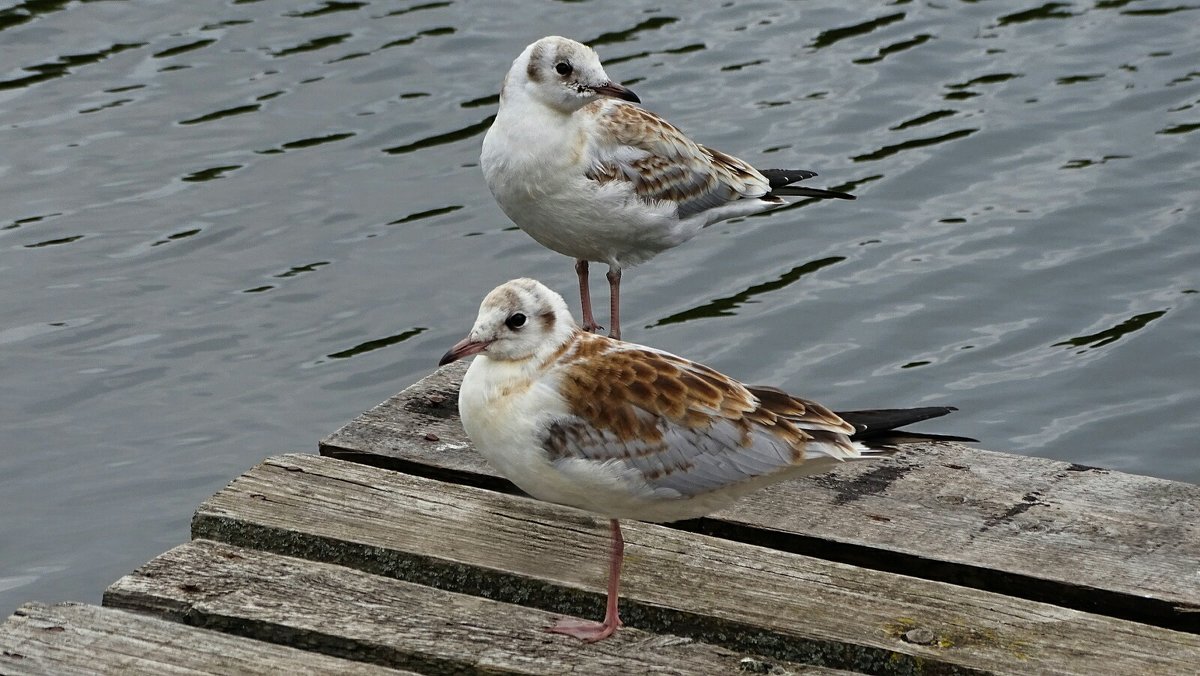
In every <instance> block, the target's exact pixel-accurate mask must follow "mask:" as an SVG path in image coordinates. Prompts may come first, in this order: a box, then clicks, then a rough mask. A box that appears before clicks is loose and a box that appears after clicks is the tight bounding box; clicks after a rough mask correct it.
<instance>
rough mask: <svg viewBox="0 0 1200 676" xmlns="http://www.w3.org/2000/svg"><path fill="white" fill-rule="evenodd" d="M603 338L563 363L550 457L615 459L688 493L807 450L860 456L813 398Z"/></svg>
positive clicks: (584, 340)
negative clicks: (563, 407) (562, 407)
mask: <svg viewBox="0 0 1200 676" xmlns="http://www.w3.org/2000/svg"><path fill="white" fill-rule="evenodd" d="M601 341H602V339H600V338H596V337H591V336H590V335H585V336H582V337H581V338H580V342H581V344H583V347H582V348H581V349H580V350H578V353H577V354H573V355H568V356H567V357H566V358H565V359H564V362H565V365H564V366H562V367H560V372H559V374H558V375H559V377H560V387H559V390H560V392H561V393H562V394H563V397H564V400H565V402H566V404H567V410H568V411H569V413H568V414H567V415H563V416H560V417H558V418H556V419H555V420H553V421H552V422H551V424H550V425H549V426H548V428H547V429H546V432H545V433H544V436H543V438H542V446H543V448H544V449H545V450H546V451H547V453H548V454H549V457H550V459H551V461H552V462H564V461H571V462H575V461H579V460H583V461H591V462H596V463H617V464H618V465H619V466H620V469H621V474H623V475H624V474H625V472H626V471H627V470H632V471H634V472H635V474H636V475H638V476H640V477H641V478H642V479H643V480H644V481H645V482H646V483H647V484H648V485H649V486H650V487H651V488H652V489H654V490H656V491H658V490H666V491H668V492H669V493H670V494H678V495H679V496H681V497H691V496H695V495H700V494H703V493H707V492H710V491H715V490H718V489H722V488H725V487H728V486H730V485H733V484H737V483H740V482H743V481H747V480H750V479H755V478H758V477H762V476H766V475H770V474H774V473H776V472H779V471H781V470H784V469H787V468H789V467H793V466H795V465H798V464H801V463H802V462H804V460H805V458H806V454H807V455H809V456H811V455H826V456H834V457H839V458H853V457H857V456H858V454H859V451H858V446H857V445H856V444H855V443H854V442H851V441H850V439H849V435H850V434H852V433H853V432H854V428H853V427H851V426H850V425H849V424H848V423H846V422H845V421H843V420H842V419H841V418H839V417H838V416H837V415H836V414H834V413H833V412H832V411H830V410H829V409H827V408H825V407H823V406H820V405H819V404H815V403H812V402H808V401H805V400H803V399H798V398H795V397H791V396H789V395H787V394H785V393H783V392H781V391H779V390H774V389H771V388H747V387H746V386H744V385H742V384H741V383H739V382H737V381H736V380H733V379H732V378H729V377H727V376H724V375H722V374H720V373H718V372H717V371H714V370H712V369H710V368H708V367H706V366H703V365H701V364H696V363H694V362H691V361H688V360H686V359H683V358H681V357H676V356H675V355H671V354H669V353H666V352H660V351H657V350H653V349H650V348H644V347H641V346H633V345H629V344H614V343H613V342H612V341H604V342H601ZM589 343H591V344H592V347H591V348H589V347H588V344H589ZM614 345H615V346H614ZM596 348H598V349H596Z"/></svg>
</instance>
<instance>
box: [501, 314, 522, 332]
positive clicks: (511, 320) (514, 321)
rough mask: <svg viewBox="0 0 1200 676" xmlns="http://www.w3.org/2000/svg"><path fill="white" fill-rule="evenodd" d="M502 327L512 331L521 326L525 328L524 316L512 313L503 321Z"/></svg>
mask: <svg viewBox="0 0 1200 676" xmlns="http://www.w3.org/2000/svg"><path fill="white" fill-rule="evenodd" d="M504 325H505V326H507V327H508V328H510V329H512V330H513V331H516V330H517V329H519V328H521V327H522V326H525V315H523V314H521V313H520V312H514V313H512V314H511V315H509V316H508V319H505V320H504Z"/></svg>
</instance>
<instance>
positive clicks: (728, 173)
mask: <svg viewBox="0 0 1200 676" xmlns="http://www.w3.org/2000/svg"><path fill="white" fill-rule="evenodd" d="M589 105H590V106H591V107H592V110H591V112H592V113H593V114H594V115H595V116H596V120H597V121H598V122H599V125H598V126H599V129H600V133H597V134H595V135H593V136H592V138H591V139H590V150H591V153H590V154H591V157H592V158H593V162H592V165H591V167H590V168H589V170H588V172H587V177H588V178H590V179H592V180H595V181H600V182H608V181H614V180H622V181H626V182H628V183H629V185H630V186H631V188H632V189H633V192H634V193H635V194H636V195H637V196H638V197H639V198H641V199H643V200H645V201H646V202H669V203H673V204H675V206H676V209H677V213H678V215H679V217H680V218H687V217H688V216H693V215H695V214H698V213H702V212H704V211H708V210H709V209H713V208H716V207H720V206H723V205H725V204H728V203H729V202H732V201H734V200H738V199H742V198H761V197H764V196H765V195H767V193H769V192H770V191H771V185H770V182H769V181H768V180H767V178H766V177H765V176H763V175H762V174H761V173H759V172H758V170H756V169H755V168H754V167H752V166H750V165H749V164H746V163H745V162H743V161H741V160H739V159H737V158H736V157H732V156H730V155H726V154H725V153H722V152H719V151H716V150H712V149H710V148H706V147H704V146H702V145H700V144H699V143H696V142H694V141H692V140H691V139H689V138H688V137H687V136H685V135H684V134H683V132H681V131H679V129H678V128H676V127H675V126H674V125H672V124H671V123H669V122H667V121H666V120H664V119H662V118H661V117H659V116H657V115H655V114H654V113H652V112H650V111H648V110H646V109H644V108H640V107H638V106H635V105H632V104H629V103H626V102H623V101H617V100H615V99H600V100H598V101H595V102H593V103H591V104H589ZM779 201H780V202H782V200H779Z"/></svg>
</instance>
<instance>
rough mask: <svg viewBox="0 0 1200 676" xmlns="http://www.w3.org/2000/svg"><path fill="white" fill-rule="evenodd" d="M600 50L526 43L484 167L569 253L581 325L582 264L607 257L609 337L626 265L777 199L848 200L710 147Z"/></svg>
mask: <svg viewBox="0 0 1200 676" xmlns="http://www.w3.org/2000/svg"><path fill="white" fill-rule="evenodd" d="M638 103H640V100H639V99H638V97H637V95H636V94H634V93H633V92H632V91H630V90H628V89H626V88H625V87H622V86H621V85H619V84H615V83H613V81H612V80H611V79H609V77H608V75H607V74H606V73H605V72H604V67H603V66H602V65H601V64H600V57H598V56H597V55H596V52H595V50H593V49H592V48H591V47H588V46H587V45H583V44H580V43H578V42H575V41H574V40H568V39H567V38H562V37H557V36H550V37H545V38H542V39H541V40H538V41H537V42H534V43H533V44H531V45H529V46H528V47H526V48H525V51H523V52H521V55H520V56H518V57H517V59H516V60H515V61H513V64H512V68H510V69H509V71H508V75H507V76H505V78H504V84H503V86H502V87H501V89H500V109H499V111H498V112H497V113H496V121H495V122H493V123H492V126H491V128H490V129H489V130H488V132H487V135H486V136H484V139H483V154H482V155H481V157H480V166H481V167H482V168H483V175H484V178H485V179H486V180H487V184H488V188H489V189H491V191H492V195H493V196H495V198H496V201H497V202H499V204H500V208H501V209H502V210H503V211H504V213H505V214H506V215H507V216H508V217H509V218H510V219H512V221H513V222H514V223H516V224H517V225H518V226H519V227H520V228H521V229H522V230H524V231H525V232H526V233H528V234H529V236H531V237H533V238H534V239H535V240H536V241H537V242H538V243H539V244H541V245H542V246H545V247H547V248H549V249H553V250H554V251H557V252H559V253H562V254H565V255H567V256H571V257H572V258H574V259H575V271H576V273H577V274H578V275H579V296H580V301H581V303H582V305H583V327H584V328H585V329H586V330H588V331H595V330H597V329H599V328H600V327H599V325H597V323H596V320H595V318H594V317H593V315H592V304H591V295H590V292H589V287H588V261H599V262H604V263H608V282H609V293H610V296H609V305H610V311H611V317H610V322H611V325H612V330H611V332H610V335H611V336H612V337H614V338H620V336H621V322H620V291H621V269H622V268H624V267H629V266H632V265H636V264H638V263H641V262H644V261H646V260H648V259H650V258H652V257H654V256H655V255H657V254H659V253H661V252H662V251H665V250H666V249H670V248H672V247H675V246H679V245H680V244H682V243H684V242H686V241H687V240H689V239H691V238H692V237H694V236H695V235H696V233H698V232H699V231H700V230H701V229H702V228H704V227H705V226H707V225H711V224H713V223H716V222H717V221H722V220H725V219H728V218H735V217H738V216H748V215H750V214H754V213H757V212H760V211H766V210H767V209H772V208H775V207H778V206H780V205H782V204H786V202H785V200H784V199H783V196H802V197H817V198H828V197H836V198H840V199H854V196H853V195H848V194H846V193H843V192H836V191H833V190H821V189H819V188H805V187H801V186H793V185H791V184H792V183H795V182H797V181H802V180H804V179H806V178H812V177H813V176H816V174H815V173H814V172H811V171H806V170H802V169H795V170H785V169H765V170H761V171H760V170H757V169H755V168H754V167H752V166H750V165H749V164H747V163H746V162H743V161H742V160H739V159H737V158H736V157H732V156H730V155H726V154H724V153H722V152H719V151H716V150H713V149H711V148H706V147H705V146H702V145H700V144H698V143H696V142H694V141H692V140H691V139H689V138H688V137H687V136H685V135H684V134H683V132H681V131H679V130H678V129H677V128H675V127H674V126H672V125H671V124H670V123H668V122H667V121H666V120H664V119H662V118H661V117H659V116H657V115H655V114H654V113H652V112H650V111H648V110H646V109H644V108H642V107H641V106H639V105H637V104H638Z"/></svg>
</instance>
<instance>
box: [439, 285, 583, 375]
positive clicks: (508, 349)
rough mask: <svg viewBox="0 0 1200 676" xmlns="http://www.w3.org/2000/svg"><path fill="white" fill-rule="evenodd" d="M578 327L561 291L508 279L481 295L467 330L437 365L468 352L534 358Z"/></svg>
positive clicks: (514, 358) (503, 357) (551, 350)
mask: <svg viewBox="0 0 1200 676" xmlns="http://www.w3.org/2000/svg"><path fill="white" fill-rule="evenodd" d="M578 330H579V327H578V326H577V325H576V324H575V319H574V318H573V317H572V316H571V311H570V310H569V309H567V304H566V302H565V301H563V298H562V296H560V295H558V294H557V293H555V292H553V291H551V290H550V289H549V288H547V287H546V286H545V285H544V284H542V283H541V282H539V281H537V280H536V279H527V278H523V279H514V280H512V281H510V282H505V283H504V284H501V285H500V286H498V287H496V288H495V289H492V291H491V293H489V294H488V295H487V296H485V297H484V299H483V303H481V304H480V306H479V315H478V316H477V317H476V319H475V326H473V327H472V328H471V332H470V333H468V334H467V337H466V338H464V339H462V340H461V341H459V342H458V343H457V344H455V346H454V347H452V348H450V350H449V351H448V352H447V353H446V354H445V356H443V357H442V360H441V362H439V364H438V365H439V366H445V365H446V364H449V363H450V362H452V361H457V360H459V359H462V358H464V357H469V356H471V355H473V354H482V355H485V356H487V357H488V358H490V359H496V360H499V361H522V360H527V359H536V360H537V361H539V362H540V361H541V360H542V359H544V358H545V357H546V356H548V355H551V354H553V353H554V352H555V351H556V350H557V349H558V348H560V347H561V346H562V345H563V344H564V343H566V342H567V341H568V340H570V339H571V336H572V335H574V334H575V332H576V331H578Z"/></svg>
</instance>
